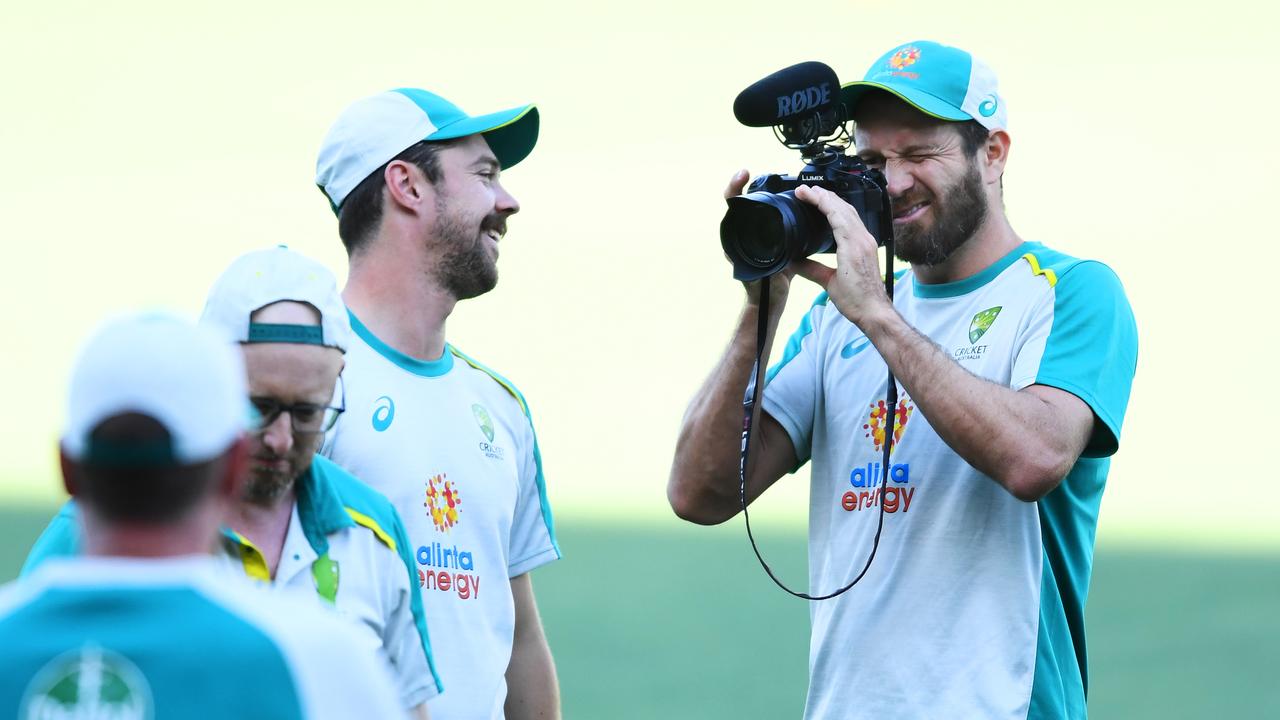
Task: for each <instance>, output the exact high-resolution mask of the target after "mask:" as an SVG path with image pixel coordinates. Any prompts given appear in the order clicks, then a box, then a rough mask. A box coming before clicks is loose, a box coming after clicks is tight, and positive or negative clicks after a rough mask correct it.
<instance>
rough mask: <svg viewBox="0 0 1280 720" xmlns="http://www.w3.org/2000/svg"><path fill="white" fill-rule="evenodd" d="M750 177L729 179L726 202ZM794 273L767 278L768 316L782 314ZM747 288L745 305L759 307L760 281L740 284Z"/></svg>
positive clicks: (739, 175)
mask: <svg viewBox="0 0 1280 720" xmlns="http://www.w3.org/2000/svg"><path fill="white" fill-rule="evenodd" d="M750 177H751V175H750V174H749V173H748V172H747V171H746V170H739V171H738V172H736V173H734V174H733V177H731V178H729V186H728V187H726V188H725V189H724V197H725V199H726V200H728V199H729V198H731V197H737V196H739V195H741V194H742V189H743V188H744V187H746V186H747V180H748V179H750ZM795 275H796V271H795V268H793V267H787V268H784V269H783V270H782V272H780V273H778V274H776V275H774V276H773V277H771V278H769V314H770V315H771V316H778V315H781V314H782V308H783V307H785V306H786V304H787V292H788V291H789V290H790V287H791V278H793V277H795ZM742 284H743V285H744V286H745V287H746V288H747V304H748V305H751V306H753V307H759V306H760V281H759V280H756V281H754V282H744V283H742Z"/></svg>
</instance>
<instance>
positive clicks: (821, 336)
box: [764, 243, 1137, 718]
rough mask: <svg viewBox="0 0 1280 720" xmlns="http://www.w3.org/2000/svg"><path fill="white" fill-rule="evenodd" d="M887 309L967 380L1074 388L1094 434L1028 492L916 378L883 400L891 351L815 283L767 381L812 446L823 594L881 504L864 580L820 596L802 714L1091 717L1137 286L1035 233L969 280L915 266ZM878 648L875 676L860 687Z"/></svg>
mask: <svg viewBox="0 0 1280 720" xmlns="http://www.w3.org/2000/svg"><path fill="white" fill-rule="evenodd" d="M894 304H895V306H896V308H897V310H898V312H899V313H900V314H901V315H902V316H903V317H904V318H905V319H906V321H907V322H908V323H909V324H911V325H912V326H913V327H915V328H916V329H917V330H918V331H920V332H921V333H923V334H924V335H926V336H927V337H928V338H929V339H930V340H932V341H933V342H935V343H937V344H938V345H939V346H940V347H941V348H942V350H943V351H944V352H945V353H946V354H947V355H948V356H949V357H951V358H952V360H954V361H955V362H956V363H958V364H959V365H960V366H961V367H963V368H964V369H965V370H967V371H969V372H971V373H973V374H974V375H977V376H978V377H981V378H984V379H986V380H988V381H990V382H992V383H994V384H997V385H1001V386H1004V387H1008V388H1012V389H1015V390H1020V389H1022V388H1025V387H1028V386H1030V385H1034V384H1039V385H1047V386H1052V387H1056V388H1060V389H1062V390H1065V391H1067V392H1069V393H1072V394H1073V395H1075V396H1077V397H1079V398H1080V399H1081V400H1083V401H1084V402H1085V403H1086V404H1087V405H1088V406H1089V407H1090V408H1091V409H1092V410H1093V413H1094V415H1095V417H1096V420H1095V423H1094V431H1093V435H1092V437H1091V438H1090V440H1089V443H1088V446H1087V447H1086V449H1085V452H1084V454H1083V456H1082V457H1081V458H1080V459H1079V461H1078V462H1077V463H1076V465H1075V466H1074V467H1073V468H1072V469H1071V471H1070V473H1069V474H1068V475H1067V477H1066V478H1065V479H1064V480H1063V481H1062V483H1061V484H1060V485H1059V486H1058V488H1056V489H1055V490H1054V491H1053V492H1051V493H1049V494H1048V495H1047V496H1046V497H1044V498H1043V499H1041V500H1040V501H1039V502H1035V503H1025V502H1022V501H1020V500H1018V499H1016V498H1015V497H1013V495H1011V494H1010V493H1009V492H1007V491H1006V490H1004V489H1003V488H1002V487H1001V486H999V485H998V484H997V483H996V482H994V481H993V480H992V479H991V478H989V477H987V476H985V475H983V474H981V473H979V472H978V471H977V470H975V469H974V468H973V467H971V466H970V465H969V464H968V463H966V462H965V461H964V460H963V459H962V458H961V457H960V456H959V455H957V454H956V453H955V452H954V451H953V450H951V448H950V447H948V446H947V445H946V443H944V442H943V441H942V439H941V438H940V437H939V436H938V434H937V433H936V432H935V431H934V429H933V428H932V427H931V426H930V424H929V420H928V418H927V417H925V416H924V414H923V413H922V412H921V411H920V410H919V408H917V407H916V405H915V402H914V401H913V400H912V398H911V397H910V395H909V394H908V393H906V392H905V391H904V390H902V389H901V388H899V393H898V396H899V400H898V402H897V404H896V405H895V406H894V407H892V408H889V407H886V406H885V395H886V392H885V391H886V389H887V367H886V365H885V362H884V360H883V359H882V358H881V357H880V356H879V354H878V353H877V351H876V348H875V347H874V346H873V345H872V344H871V343H870V342H869V340H868V339H867V337H866V336H865V335H864V334H863V333H862V332H861V331H860V330H859V329H858V328H857V327H856V326H855V325H854V324H853V323H851V322H849V321H848V320H847V319H846V318H844V317H843V316H842V315H841V314H840V313H839V312H838V311H837V310H836V308H835V307H834V306H833V305H831V304H829V302H828V300H827V297H826V296H825V294H824V295H821V296H819V298H818V300H817V301H816V302H815V303H814V305H813V307H812V308H811V309H810V310H809V312H808V313H807V314H806V316H805V317H804V319H803V321H802V323H801V326H800V328H799V329H798V330H797V332H796V333H795V335H793V337H792V338H791V340H790V341H789V343H788V345H787V347H786V349H785V351H784V355H783V358H782V360H781V361H780V362H779V363H778V364H777V365H776V366H775V367H773V368H771V369H770V371H769V373H768V378H769V381H768V383H767V385H766V388H765V393H764V409H765V411H766V412H768V413H769V414H770V415H771V416H772V417H774V418H775V419H776V420H777V421H778V422H779V423H780V424H781V425H782V426H783V428H785V430H786V432H787V433H788V435H789V436H790V437H791V441H792V443H793V445H794V446H795V450H796V453H797V456H798V457H799V459H800V460H801V461H802V462H803V461H810V460H811V461H812V475H811V477H812V491H811V495H810V508H809V535H810V537H809V543H810V563H809V565H810V583H811V587H812V588H813V590H814V591H816V592H829V591H831V590H833V589H835V588H837V587H840V586H843V585H844V584H846V583H847V582H848V581H849V580H850V579H851V578H852V577H853V576H854V574H855V573H856V572H858V571H859V570H860V569H861V567H862V564H863V563H864V562H865V558H866V557H867V553H868V552H869V551H870V549H871V543H872V537H873V535H874V533H875V529H876V523H877V519H878V518H877V515H878V513H879V511H880V506H881V504H882V503H883V506H884V511H885V528H884V531H883V534H882V537H881V540H880V545H879V550H878V551H877V554H876V558H875V561H874V563H873V564H872V566H871V568H870V570H869V571H868V573H867V576H866V578H865V579H864V580H863V581H862V582H861V583H860V584H859V585H857V586H856V587H855V588H853V589H852V590H851V591H849V592H847V593H845V594H844V595H841V596H840V597H838V598H836V599H834V600H830V601H825V602H819V603H814V604H813V605H812V606H811V616H812V617H811V619H812V638H811V643H810V688H809V695H808V699H807V703H806V717H807V718H837V717H838V718H863V717H866V718H877V717H984V718H1027V717H1033V718H1042V717H1053V718H1058V717H1072V718H1075V717H1084V690H1085V686H1086V682H1087V674H1086V666H1085V653H1084V629H1083V604H1084V594H1085V591H1086V590H1087V587H1088V578H1089V573H1090V568H1091V565H1092V555H1093V539H1094V531H1095V529H1096V524H1097V514H1098V506H1099V502H1100V500H1101V496H1102V490H1103V486H1104V484H1105V481H1106V477H1107V471H1108V466H1109V461H1108V459H1107V458H1108V456H1110V455H1111V454H1112V453H1114V452H1115V451H1116V449H1117V447H1118V444H1119V437H1120V430H1121V424H1122V422H1123V419H1124V413H1125V408H1126V406H1127V404H1128V399H1129V389H1130V385H1131V382H1132V378H1133V374H1134V370H1135V367H1136V362H1137V331H1136V326H1135V323H1134V318H1133V314H1132V311H1131V310H1130V307H1129V303H1128V301H1127V299H1126V298H1125V294H1124V290H1123V288H1122V286H1121V285H1120V282H1119V280H1118V279H1117V277H1116V275H1115V274H1114V273H1113V272H1112V271H1111V270H1110V269H1109V268H1107V267H1106V266H1105V265H1102V264H1101V263H1097V262H1093V261H1084V260H1078V259H1076V258H1072V257H1069V256H1067V255H1063V254H1062V253H1058V252H1055V251H1053V250H1050V249H1048V248H1046V247H1044V246H1043V245H1040V244H1037V243H1025V244H1023V245H1022V246H1021V247H1019V248H1017V249H1016V250H1014V251H1013V252H1011V253H1009V254H1008V255H1007V256H1006V257H1004V258H1002V259H1001V260H999V261H997V262H996V263H995V264H993V265H992V266H991V267H989V268H988V269H986V270H985V271H983V272H981V273H979V274H977V275H975V276H973V277H971V278H968V279H966V280H962V281H959V282H955V283H948V284H945V285H925V284H920V283H917V282H916V281H915V279H914V277H913V276H912V275H911V274H910V273H907V274H905V275H904V276H903V277H902V278H901V279H900V280H898V281H897V283H896V285H895V298H894ZM974 402H982V400H981V398H975V400H974ZM891 428H892V430H891ZM889 432H893V438H894V441H893V445H892V456H891V459H890V468H889V474H888V478H889V479H888V482H887V485H886V486H885V487H883V488H882V487H880V483H881V477H882V475H883V472H884V468H883V467H882V456H883V447H884V443H885V440H886V435H887V433H889ZM867 658H873V659H874V662H873V664H874V666H875V668H876V669H875V672H874V673H873V674H872V675H870V676H867V677H866V681H865V682H861V681H859V682H852V681H851V678H858V677H862V675H861V674H860V671H859V668H860V667H861V666H862V662H863V661H864V660H866V659H867Z"/></svg>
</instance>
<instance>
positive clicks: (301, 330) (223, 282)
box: [200, 245, 351, 353]
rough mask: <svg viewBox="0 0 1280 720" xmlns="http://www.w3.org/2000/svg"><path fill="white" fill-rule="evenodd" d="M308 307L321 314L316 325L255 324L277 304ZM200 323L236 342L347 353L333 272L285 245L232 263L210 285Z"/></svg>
mask: <svg viewBox="0 0 1280 720" xmlns="http://www.w3.org/2000/svg"><path fill="white" fill-rule="evenodd" d="M285 301H291V302H298V303H306V304H308V305H310V306H311V307H313V308H315V309H316V311H317V312H319V313H320V324H319V325H293V324H283V323H279V324H276V323H255V322H251V320H250V318H251V316H252V315H253V313H254V312H256V311H258V310H261V309H262V308H264V307H266V306H268V305H271V304H273V303H278V302H285ZM200 324H201V325H206V326H210V327H215V328H217V329H218V330H220V331H222V332H223V333H224V334H225V335H227V336H229V337H230V338H231V339H232V340H234V341H235V342H240V343H299V344H303V345H321V346H325V347H332V348H337V349H338V350H341V351H342V352H344V353H345V352H346V351H347V348H348V347H350V345H351V320H350V319H349V318H348V316H347V308H346V306H345V305H343V303H342V295H340V294H339V293H338V283H337V281H336V280H335V279H334V277H333V273H331V272H329V269H328V268H326V267H325V266H324V265H321V264H320V263H319V262H316V261H315V260H312V259H311V258H309V257H307V256H306V255H303V254H302V253H298V252H294V251H293V250H290V249H289V248H287V247H285V246H284V245H278V246H276V247H272V248H267V249H266V250H255V251H253V252H250V253H246V254H244V255H241V256H240V257H238V258H236V259H235V260H234V261H232V263H231V265H230V266H229V267H228V268H227V269H226V270H224V271H223V273H222V275H219V276H218V279H217V280H215V281H214V283H213V287H212V288H210V289H209V297H208V298H207V299H206V300H205V304H204V313H203V314H201V316H200Z"/></svg>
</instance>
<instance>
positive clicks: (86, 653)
mask: <svg viewBox="0 0 1280 720" xmlns="http://www.w3.org/2000/svg"><path fill="white" fill-rule="evenodd" d="M153 716H154V712H153V705H152V701H151V688H150V686H149V685H148V684H147V680H146V678H145V677H143V675H142V672H141V671H139V670H138V667H137V666H136V665H134V664H133V663H132V662H130V661H129V660H128V658H125V657H124V656H123V655H118V654H116V653H113V652H111V651H109V650H104V649H102V648H100V647H98V646H96V645H93V644H89V645H85V646H84V647H81V648H78V649H76V650H72V651H71V652H68V653H64V654H62V655H59V656H58V657H56V658H54V659H53V660H51V661H50V662H49V663H48V664H47V665H45V666H44V667H43V668H41V669H40V671H39V672H38V673H36V676H35V677H34V678H33V679H32V681H31V684H30V685H28V686H27V691H26V694H25V696H24V697H23V699H22V707H21V709H20V711H19V715H18V717H21V718H23V720H80V719H83V720H92V719H96V718H104V719H105V718H111V720H151V718H152V717H153Z"/></svg>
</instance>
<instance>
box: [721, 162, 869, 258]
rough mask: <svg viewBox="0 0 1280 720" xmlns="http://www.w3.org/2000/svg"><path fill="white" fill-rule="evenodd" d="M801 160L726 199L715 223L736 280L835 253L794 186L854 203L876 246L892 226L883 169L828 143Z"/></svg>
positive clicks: (822, 224)
mask: <svg viewBox="0 0 1280 720" xmlns="http://www.w3.org/2000/svg"><path fill="white" fill-rule="evenodd" d="M805 161H806V162H805V166H804V168H803V169H801V170H800V172H799V173H798V174H796V175H763V176H761V177H758V178H756V179H755V180H753V181H752V182H751V184H750V185H749V186H747V191H746V193H744V194H742V195H739V196H738V197H732V198H729V209H728V210H727V211H726V212H725V215H724V220H722V221H721V222H720V244H721V246H722V247H723V248H724V252H725V255H726V256H728V258H729V261H730V262H732V263H733V276H734V277H735V278H737V279H738V280H744V281H748V280H759V279H760V278H763V277H768V276H770V275H773V274H775V273H777V272H780V271H781V270H782V269H783V268H785V267H786V266H787V265H788V264H789V263H791V262H792V261H793V260H799V259H800V258H804V257H808V256H810V255H814V254H816V253H830V252H835V250H836V244H835V237H834V236H833V235H832V233H831V225H830V224H828V223H827V219H826V217H825V216H823V214H822V212H821V211H820V210H818V209H817V208H816V207H814V206H812V205H810V204H808V203H806V202H803V201H801V200H797V199H796V194H795V189H796V188H798V187H800V186H801V185H810V186H813V187H820V188H823V189H825V190H830V191H831V192H833V193H835V194H836V195H838V196H839V197H840V199H841V200H844V201H845V202H847V203H849V204H850V205H851V206H853V209H854V210H856V211H857V213H858V217H859V218H861V220H862V224H863V225H864V226H866V228H867V232H869V233H871V237H873V238H875V240H876V244H877V245H880V246H883V245H884V243H885V238H886V236H887V234H888V233H890V232H892V231H893V224H892V223H893V217H892V215H891V213H890V210H889V193H888V190H887V189H886V182H885V177H884V174H883V173H881V172H880V171H879V170H874V169H871V168H868V167H867V166H866V165H865V164H864V163H863V162H862V160H860V159H859V158H858V157H856V156H853V155H846V154H845V153H844V149H843V148H841V147H838V146H831V145H828V146H826V147H824V149H823V150H822V152H820V153H818V154H817V155H816V156H814V157H808V158H805Z"/></svg>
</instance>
